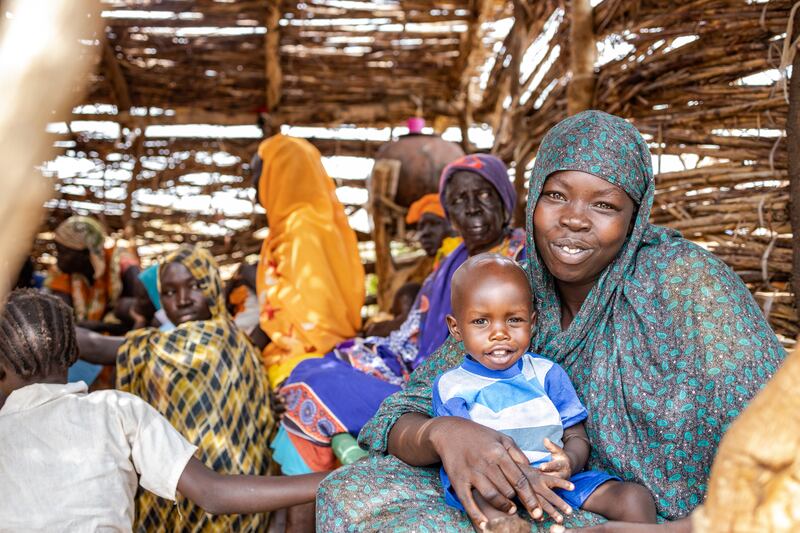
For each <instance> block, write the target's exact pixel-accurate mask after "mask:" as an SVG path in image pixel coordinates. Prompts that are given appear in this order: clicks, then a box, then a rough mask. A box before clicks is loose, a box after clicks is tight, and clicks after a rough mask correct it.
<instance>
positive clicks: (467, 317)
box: [433, 254, 656, 530]
mask: <svg viewBox="0 0 800 533" xmlns="http://www.w3.org/2000/svg"><path fill="white" fill-rule="evenodd" d="M451 287H452V288H451V302H452V307H453V315H448V316H447V325H448V328H449V329H450V333H451V334H452V335H453V337H454V338H455V339H456V340H458V341H461V342H463V343H464V348H465V349H466V352H467V354H466V356H465V358H464V362H463V363H462V364H461V365H460V366H459V367H457V368H454V369H452V370H449V371H448V372H445V373H444V374H442V375H441V376H439V377H438V378H437V379H436V381H435V383H434V386H433V411H434V415H435V416H458V417H462V418H467V419H469V420H472V421H474V422H477V423H479V424H482V425H484V426H487V427H490V428H492V429H494V430H497V431H499V432H501V433H504V434H506V435H508V436H509V437H511V438H513V439H514V442H515V443H516V444H517V446H518V447H519V448H520V450H521V451H522V452H523V453H524V454H525V456H526V457H527V460H528V462H529V463H530V466H528V465H525V467H524V468H523V471H524V472H525V473H526V476H527V477H528V479H529V481H530V484H531V487H532V488H533V490H534V492H535V493H536V496H537V499H538V500H539V502H540V504H541V508H542V509H543V510H544V511H545V512H547V513H548V514H550V515H551V517H552V518H553V519H554V520H556V522H561V521H563V517H562V516H561V515H560V513H559V512H558V510H559V509H560V510H561V511H562V512H564V513H566V514H569V513H571V512H572V508H581V509H584V510H587V511H591V512H593V513H597V514H600V515H603V516H605V517H606V518H609V519H612V520H625V521H629V522H651V523H654V522H655V518H656V511H655V503H654V502H653V497H652V495H651V494H650V492H649V491H648V490H647V489H646V488H645V487H643V486H641V485H637V484H634V483H624V482H622V481H621V480H620V479H619V478H617V477H614V476H611V475H609V474H607V473H605V472H598V471H595V470H584V467H585V466H586V460H587V459H588V456H589V440H588V438H587V436H586V430H585V429H584V425H583V421H584V420H585V419H586V417H587V413H586V409H585V408H584V407H583V405H582V404H581V402H580V400H579V399H578V396H577V395H576V393H575V389H574V388H573V386H572V383H571V382H570V380H569V377H567V374H566V372H564V370H563V369H562V368H561V367H560V366H558V365H557V364H555V363H553V362H552V361H549V360H548V359H545V358H543V357H541V356H538V355H536V354H532V353H529V352H527V351H526V350H527V348H528V346H529V344H530V338H531V332H532V328H533V325H534V321H535V318H536V313H535V312H534V311H533V310H532V309H531V290H530V285H529V283H528V278H527V276H526V274H525V272H524V271H523V270H522V268H520V266H519V265H518V264H517V263H515V262H514V261H513V260H511V259H508V258H506V257H502V256H499V255H495V254H482V255H477V256H474V257H472V258H470V259H469V260H467V261H466V262H465V263H464V264H463V265H462V266H461V267H460V268H459V269H458V270H457V271H456V272H455V274H454V275H453V280H452V285H451ZM441 478H442V484H443V486H444V488H445V500H446V501H447V503H448V504H449V505H451V506H453V507H456V508H458V509H461V510H462V511H463V510H464V507H463V506H462V505H461V503H460V502H459V500H458V498H457V496H456V494H455V491H454V490H453V487H452V486H451V485H450V482H449V479H448V477H447V472H445V471H444V468H442V469H441ZM473 496H474V497H475V503H476V504H477V505H478V507H479V509H480V510H481V512H482V513H483V514H484V515H485V516H486V517H487V518H488V519H489V520H490V521H493V519H496V518H500V517H505V516H506V515H505V514H504V513H502V512H501V511H499V510H496V509H493V508H492V507H491V506H490V505H489V504H488V503H487V502H486V501H485V500H484V499H483V498H482V497H481V496H480V494H479V493H478V492H477V491H473ZM534 514H539V516H541V513H534ZM515 520H519V519H516V518H515ZM474 525H475V526H476V528H478V529H479V530H480V527H481V526H480V525H478V524H474Z"/></svg>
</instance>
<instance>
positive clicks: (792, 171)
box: [786, 17, 800, 319]
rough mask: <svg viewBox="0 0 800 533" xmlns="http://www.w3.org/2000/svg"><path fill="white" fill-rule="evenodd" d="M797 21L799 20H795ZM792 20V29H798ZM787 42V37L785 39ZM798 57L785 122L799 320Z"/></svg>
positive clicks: (799, 156)
mask: <svg viewBox="0 0 800 533" xmlns="http://www.w3.org/2000/svg"><path fill="white" fill-rule="evenodd" d="M798 18H800V17H798ZM798 22H800V21H798V19H797V18H795V27H798V26H797V24H798ZM786 38H787V39H788V38H790V36H788V35H787V37H786ZM799 72H800V54H795V56H794V61H792V78H791V80H789V115H788V117H787V119H786V147H787V151H788V153H789V198H790V211H789V219H790V221H791V225H792V265H793V268H792V290H793V291H794V308H795V311H796V313H797V318H798V319H800V74H798V73H799Z"/></svg>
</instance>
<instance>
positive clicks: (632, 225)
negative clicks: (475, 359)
mask: <svg viewBox="0 0 800 533" xmlns="http://www.w3.org/2000/svg"><path fill="white" fill-rule="evenodd" d="M654 193H655V183H654V179H653V172H652V161H651V156H650V150H649V149H648V147H647V144H646V143H645V141H644V140H643V139H642V137H641V135H640V134H639V132H638V131H636V129H635V128H634V127H633V126H632V125H631V124H630V123H629V122H627V121H625V120H623V119H622V118H619V117H615V116H612V115H608V114H606V113H602V112H599V111H587V112H584V113H580V114H578V115H575V116H573V117H570V118H568V119H566V120H564V121H562V122H561V123H559V124H558V125H557V126H556V127H555V128H553V129H552V130H551V131H550V132H549V133H548V134H547V135H546V136H545V138H544V140H543V141H542V145H541V147H540V149H539V153H538V154H537V157H536V164H535V166H534V170H533V175H532V178H531V183H530V187H529V198H528V250H529V252H530V253H529V254H528V269H529V276H530V280H531V288H532V294H533V298H534V302H533V303H534V308H535V309H537V312H538V318H537V325H536V327H535V331H534V335H533V338H532V340H531V348H532V351H535V352H537V353H539V354H541V355H543V356H545V357H549V358H551V359H553V360H554V361H556V362H557V363H558V364H560V365H561V366H562V367H563V368H564V369H565V370H566V372H567V374H568V375H569V377H570V378H571V380H572V382H573V384H574V385H575V389H576V391H577V393H578V396H579V398H580V399H581V401H582V403H583V404H584V405H585V406H586V407H587V409H588V411H589V418H588V419H587V421H586V430H587V433H588V436H589V439H590V441H591V444H592V448H591V455H590V458H589V463H588V466H589V468H597V469H603V470H605V471H607V472H609V473H611V474H613V475H616V476H619V477H620V478H621V479H624V480H626V481H635V482H637V483H639V484H641V485H644V486H645V487H647V488H648V489H649V490H650V492H651V493H652V494H653V496H654V499H655V502H656V506H657V510H658V513H659V515H660V516H661V517H662V518H665V519H669V520H672V519H675V518H679V517H682V516H685V515H686V514H688V513H689V512H690V511H691V510H692V509H693V508H694V507H696V506H697V505H698V504H700V502H701V501H702V499H703V496H704V493H705V488H706V480H707V478H708V474H709V468H710V466H711V461H712V459H713V457H714V452H715V450H716V448H717V445H718V444H719V441H720V439H721V437H722V434H723V432H724V430H725V428H726V427H727V426H728V424H729V423H730V422H731V421H732V420H733V419H734V418H735V417H736V416H737V415H738V414H739V412H740V410H741V409H742V408H743V407H744V405H745V404H746V403H747V402H748V401H749V400H750V398H752V397H753V396H754V395H755V393H756V392H757V391H758V390H759V389H760V387H761V386H762V385H763V384H764V383H765V382H766V381H767V380H768V379H769V377H770V376H771V375H772V374H773V372H775V369H776V368H777V367H778V365H779V364H780V363H781V362H782V361H783V358H784V356H785V352H784V350H783V348H782V347H781V345H780V343H779V342H778V339H777V338H776V336H775V334H774V333H773V332H772V330H771V329H770V327H769V325H768V324H767V322H766V320H765V319H764V316H763V315H762V314H761V311H760V309H759V308H758V306H757V305H756V303H755V301H754V300H753V297H752V296H751V295H750V292H749V291H748V290H747V287H746V286H745V285H744V283H743V282H742V280H741V279H740V278H739V277H738V276H736V274H735V273H734V272H733V271H732V270H731V269H730V268H728V267H727V266H726V265H725V264H724V263H722V261H720V260H719V259H718V258H716V257H715V256H714V255H712V254H711V253H709V252H707V251H705V250H703V249H702V248H700V247H699V246H697V245H695V244H693V243H691V242H689V241H687V240H685V239H683V238H682V237H681V236H680V235H679V234H678V233H677V232H675V231H672V230H669V229H667V228H662V227H658V226H654V225H652V224H650V222H649V217H650V210H651V208H652V205H653V197H654ZM463 357H464V354H463V351H462V350H460V349H459V347H458V345H457V343H455V342H453V341H450V342H447V343H446V344H445V345H444V346H442V348H441V349H440V350H439V351H438V352H437V353H436V354H434V355H433V356H431V357H430V358H429V359H428V360H427V361H426V362H425V364H423V365H422V366H420V367H419V368H418V369H417V371H416V372H415V373H414V375H413V376H412V378H411V380H410V381H409V383H408V385H407V386H406V388H405V389H404V390H403V391H402V392H400V393H398V394H395V395H393V396H392V397H391V398H389V399H387V400H386V401H385V402H384V403H383V405H382V406H381V409H380V410H379V412H378V414H377V415H376V416H375V418H373V419H372V420H371V421H370V422H369V424H367V425H366V426H365V427H364V429H363V431H362V432H361V435H360V442H361V444H362V445H363V446H365V447H368V448H370V449H371V450H372V451H373V452H374V453H375V454H376V455H373V456H372V457H371V458H370V460H369V461H368V462H362V463H358V464H356V465H352V466H351V467H349V468H347V469H343V470H341V471H339V472H336V473H334V474H333V475H331V476H329V477H328V478H326V480H325V481H324V482H323V484H322V485H321V487H320V491H319V493H318V497H317V510H318V515H317V516H318V526H319V529H320V530H323V531H346V530H348V528H350V529H354V530H370V531H391V530H393V529H395V528H397V527H401V526H405V527H408V528H409V529H415V530H422V529H423V527H424V528H426V529H428V530H431V531H443V530H453V531H469V530H471V525H470V522H469V520H468V519H467V517H466V515H464V514H463V513H458V512H455V511H453V510H451V509H448V508H447V506H446V505H445V504H444V498H443V497H442V494H443V493H442V487H441V482H440V481H439V476H438V464H439V463H440V462H441V463H442V464H443V465H444V468H445V470H446V471H447V473H448V475H449V477H450V479H451V480H452V482H453V486H454V487H456V492H457V493H458V496H459V498H460V499H461V501H462V502H465V508H466V509H467V512H468V513H469V514H470V516H471V517H472V518H473V520H474V521H475V522H478V523H480V522H483V521H485V517H483V516H482V514H481V513H480V511H479V510H478V509H477V507H476V506H475V505H474V502H473V499H472V491H473V490H476V491H478V492H480V493H481V495H482V496H483V497H484V499H486V500H487V501H489V502H490V503H491V504H492V505H493V506H494V507H496V508H497V509H502V510H504V511H512V510H513V509H516V508H517V507H516V505H515V504H513V503H512V499H513V498H514V497H518V498H519V501H520V502H521V504H522V506H524V507H525V508H526V509H527V510H528V511H529V512H532V511H533V510H534V509H536V508H537V507H538V503H537V498H536V497H535V495H534V492H535V490H534V487H533V485H532V484H531V482H530V481H529V478H528V476H527V471H526V467H523V466H521V465H519V464H517V463H516V462H515V461H514V460H513V456H514V455H515V454H520V455H521V452H520V451H519V449H518V447H517V446H516V444H515V443H514V442H513V440H511V439H509V438H507V437H505V436H504V435H502V434H500V433H498V432H495V431H493V430H490V429H488V428H485V427H483V426H479V425H477V424H475V423H473V422H471V421H468V420H464V419H459V418H454V417H442V418H436V419H431V418H430V416H431V411H432V405H431V384H432V383H433V381H434V380H435V379H436V376H437V375H439V374H441V373H442V372H444V371H445V370H448V369H450V368H453V367H455V366H457V365H459V364H461V361H462V359H463ZM515 448H516V450H514V449H515ZM509 450H511V451H509ZM387 452H388V453H389V454H391V455H394V456H395V457H392V456H391V455H390V456H381V455H377V454H386V453H387ZM512 452H514V453H512ZM517 456H519V455H517ZM409 465H416V466H409ZM427 466H436V467H435V468H420V467H427ZM371 489H372V490H371ZM350 491H355V493H357V494H365V493H370V494H372V497H371V498H369V500H368V504H367V505H362V506H355V505H352V504H351V503H350V502H351V501H352V500H351V499H350V498H349V494H350ZM598 520H600V518H599V517H597V516H596V515H590V514H589V513H585V512H583V511H577V512H576V513H575V514H574V515H572V516H571V517H569V518H568V519H567V522H568V524H569V525H576V524H578V525H579V524H582V523H591V522H596V521H598Z"/></svg>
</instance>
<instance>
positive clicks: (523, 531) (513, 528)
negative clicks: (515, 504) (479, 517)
mask: <svg viewBox="0 0 800 533" xmlns="http://www.w3.org/2000/svg"><path fill="white" fill-rule="evenodd" d="M484 531H485V532H486V533H530V531H531V525H530V523H529V522H528V521H527V520H524V519H522V518H521V517H520V516H519V515H513V516H509V515H505V516H501V517H499V518H493V519H491V520H489V523H488V524H486V527H485V528H484Z"/></svg>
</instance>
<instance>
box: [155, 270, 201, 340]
mask: <svg viewBox="0 0 800 533" xmlns="http://www.w3.org/2000/svg"><path fill="white" fill-rule="evenodd" d="M160 295H161V305H162V306H163V307H164V312H165V313H166V314H167V318H169V320H170V322H172V323H173V324H175V325H176V326H177V325H178V324H183V323H184V322H189V321H191V320H208V319H210V318H211V309H209V307H208V301H207V300H206V296H205V294H203V288H202V287H201V286H200V282H199V281H198V280H197V279H196V278H195V277H194V276H192V273H191V272H189V269H188V268H186V267H185V266H183V265H182V264H180V263H167V264H166V265H164V267H163V268H162V269H161V293H160Z"/></svg>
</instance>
